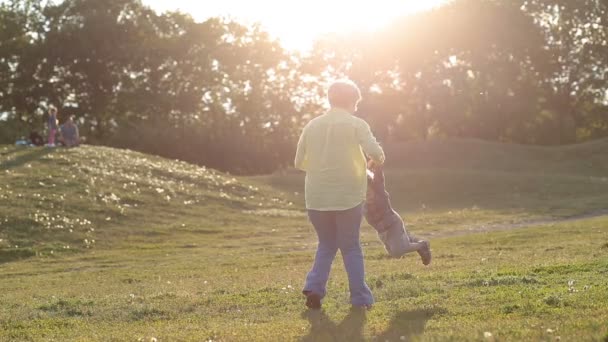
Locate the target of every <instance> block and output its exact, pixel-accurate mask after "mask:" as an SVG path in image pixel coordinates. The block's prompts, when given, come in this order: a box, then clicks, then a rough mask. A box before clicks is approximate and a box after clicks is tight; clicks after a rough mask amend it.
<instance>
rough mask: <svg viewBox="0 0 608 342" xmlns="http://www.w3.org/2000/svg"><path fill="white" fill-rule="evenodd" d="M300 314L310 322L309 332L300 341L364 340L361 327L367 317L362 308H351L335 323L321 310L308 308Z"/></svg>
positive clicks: (356, 341) (354, 341) (355, 341)
mask: <svg viewBox="0 0 608 342" xmlns="http://www.w3.org/2000/svg"><path fill="white" fill-rule="evenodd" d="M302 316H303V317H304V318H306V319H307V320H308V322H310V332H309V333H308V335H306V336H304V337H303V338H302V340H301V341H302V342H317V341H319V342H324V341H349V342H350V341H353V342H358V341H364V340H365V339H364V338H363V327H364V326H365V321H366V320H367V318H366V312H365V310H363V309H351V310H350V312H349V313H348V315H346V317H344V319H343V320H342V322H340V324H335V323H334V322H333V321H332V320H331V319H330V318H329V316H327V314H326V313H325V311H323V310H308V311H305V312H304V313H303V314H302Z"/></svg>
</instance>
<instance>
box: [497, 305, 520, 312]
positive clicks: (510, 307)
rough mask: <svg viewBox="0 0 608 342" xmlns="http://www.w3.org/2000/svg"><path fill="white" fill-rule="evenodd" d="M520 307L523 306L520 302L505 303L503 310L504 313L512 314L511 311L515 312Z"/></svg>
mask: <svg viewBox="0 0 608 342" xmlns="http://www.w3.org/2000/svg"><path fill="white" fill-rule="evenodd" d="M519 308H521V307H520V306H519V305H518V304H508V305H504V306H503V307H502V309H501V311H502V313H504V314H510V313H514V312H515V311H517V310H518V309H519Z"/></svg>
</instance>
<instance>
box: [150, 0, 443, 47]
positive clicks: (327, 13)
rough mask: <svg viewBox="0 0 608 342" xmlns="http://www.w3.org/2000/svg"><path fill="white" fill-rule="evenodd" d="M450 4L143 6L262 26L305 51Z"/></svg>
mask: <svg viewBox="0 0 608 342" xmlns="http://www.w3.org/2000/svg"><path fill="white" fill-rule="evenodd" d="M446 1H447V0H305V1H289V0H257V1H255V0H202V1H200V0H143V3H144V4H146V5H149V6H150V7H152V8H154V9H155V10H157V11H159V12H164V11H167V10H180V11H182V12H186V13H189V14H190V15H192V17H194V18H195V19H196V20H198V21H203V20H205V19H207V18H209V17H217V16H221V17H228V18H232V19H235V20H237V21H238V22H241V23H243V24H252V23H260V24H261V25H262V27H263V28H264V29H266V30H267V31H268V32H269V33H270V34H271V35H272V36H273V37H276V38H278V39H280V40H281V42H282V44H283V46H285V47H286V48H289V49H298V50H306V49H308V48H310V47H311V45H312V43H313V41H314V40H315V37H318V36H320V35H322V34H325V33H345V32H351V31H372V30H376V29H379V28H381V27H382V26H383V25H384V24H387V23H388V22H390V21H391V20H392V19H394V18H395V17H398V16H401V15H404V14H409V13H415V12H418V11H422V10H426V9H430V8H432V7H434V6H438V5H440V4H442V3H445V2H446Z"/></svg>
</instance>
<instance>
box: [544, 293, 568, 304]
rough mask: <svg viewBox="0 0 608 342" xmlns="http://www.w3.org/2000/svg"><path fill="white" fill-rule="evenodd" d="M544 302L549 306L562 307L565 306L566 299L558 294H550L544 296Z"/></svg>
mask: <svg viewBox="0 0 608 342" xmlns="http://www.w3.org/2000/svg"><path fill="white" fill-rule="evenodd" d="M543 302H544V303H545V304H547V305H549V306H553V307H560V306H563V304H564V301H563V300H562V298H561V297H560V296H558V295H549V296H547V297H545V298H543Z"/></svg>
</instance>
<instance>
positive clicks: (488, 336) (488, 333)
mask: <svg viewBox="0 0 608 342" xmlns="http://www.w3.org/2000/svg"><path fill="white" fill-rule="evenodd" d="M483 337H485V338H488V339H489V338H492V333H491V332H489V331H486V332H484V333H483Z"/></svg>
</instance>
